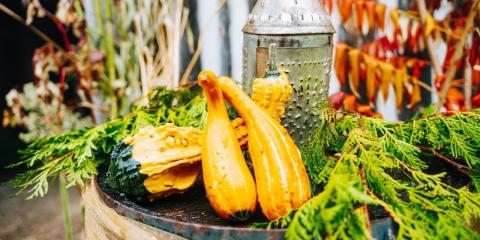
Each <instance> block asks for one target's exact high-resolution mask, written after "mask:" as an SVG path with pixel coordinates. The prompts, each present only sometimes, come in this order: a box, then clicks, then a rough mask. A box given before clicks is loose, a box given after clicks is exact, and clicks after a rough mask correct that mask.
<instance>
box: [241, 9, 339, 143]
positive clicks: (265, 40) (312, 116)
mask: <svg viewBox="0 0 480 240" xmlns="http://www.w3.org/2000/svg"><path fill="white" fill-rule="evenodd" d="M243 32H244V46H243V88H244V89H245V90H246V91H247V92H249V93H250V91H251V85H252V81H253V79H255V78H257V77H263V75H264V74H265V71H266V70H267V68H268V62H269V59H268V46H269V44H271V43H276V44H277V64H278V67H279V68H280V69H283V70H285V71H286V72H288V76H289V80H290V83H291V84H292V87H293V96H292V100H291V101H290V103H289V104H288V105H287V109H286V113H285V116H284V118H283V119H282V124H283V125H284V126H285V128H286V129H287V130H288V132H289V133H290V135H291V136H292V137H293V139H294V140H295V142H296V143H297V145H302V144H303V143H304V141H305V140H306V138H307V137H308V136H309V134H310V133H311V132H313V131H314V130H315V128H316V127H317V126H318V124H319V123H318V121H319V119H318V116H317V114H316V112H317V111H315V110H316V109H318V108H319V107H321V106H324V105H322V104H325V103H326V102H327V98H328V86H329V83H330V71H331V64H332V51H333V42H332V41H333V33H334V32H335V30H334V28H333V26H332V23H331V22H330V18H329V16H328V15H327V14H326V12H325V11H324V9H323V8H322V6H321V5H320V1H318V0H316V1H315V0H258V1H257V3H256V5H255V6H254V8H253V10H252V12H251V13H250V15H249V16H248V20H247V23H246V25H245V26H244V28H243Z"/></svg>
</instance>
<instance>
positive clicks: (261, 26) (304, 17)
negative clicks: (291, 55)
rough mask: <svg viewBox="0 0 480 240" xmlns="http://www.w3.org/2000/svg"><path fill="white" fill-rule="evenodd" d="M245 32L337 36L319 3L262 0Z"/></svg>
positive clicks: (258, 2)
mask: <svg viewBox="0 0 480 240" xmlns="http://www.w3.org/2000/svg"><path fill="white" fill-rule="evenodd" d="M243 32H245V33H252V34H265V35H270V34H271V35H295V34H318V33H334V32H335V29H334V28H333V25H332V22H331V21H330V17H329V16H328V14H327V13H326V12H325V10H324V8H323V7H322V6H321V4H320V1H319V0H258V1H257V3H256V4H255V6H254V7H253V10H252V12H251V13H250V15H249V16H248V20H247V23H246V24H245V26H244V27H243Z"/></svg>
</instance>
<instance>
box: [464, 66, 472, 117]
mask: <svg viewBox="0 0 480 240" xmlns="http://www.w3.org/2000/svg"><path fill="white" fill-rule="evenodd" d="M463 76H464V78H465V83H464V84H463V92H464V94H465V102H464V104H465V108H466V109H468V110H470V109H472V66H471V65H470V61H468V60H465V69H464V71H463Z"/></svg>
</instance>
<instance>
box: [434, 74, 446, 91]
mask: <svg viewBox="0 0 480 240" xmlns="http://www.w3.org/2000/svg"><path fill="white" fill-rule="evenodd" d="M443 81H445V76H443V75H442V76H437V77H435V80H433V82H434V83H435V88H436V89H437V91H439V90H440V89H442V85H443Z"/></svg>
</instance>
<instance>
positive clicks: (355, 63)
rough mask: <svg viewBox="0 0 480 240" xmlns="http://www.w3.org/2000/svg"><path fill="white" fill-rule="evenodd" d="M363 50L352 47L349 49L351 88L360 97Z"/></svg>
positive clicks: (349, 81) (349, 80)
mask: <svg viewBox="0 0 480 240" xmlns="http://www.w3.org/2000/svg"><path fill="white" fill-rule="evenodd" d="M361 57H362V56H361V52H360V50H359V49H351V50H350V51H348V68H349V77H348V83H349V86H350V90H352V92H353V94H355V96H357V97H360V94H359V93H358V87H359V86H360V62H361Z"/></svg>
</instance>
